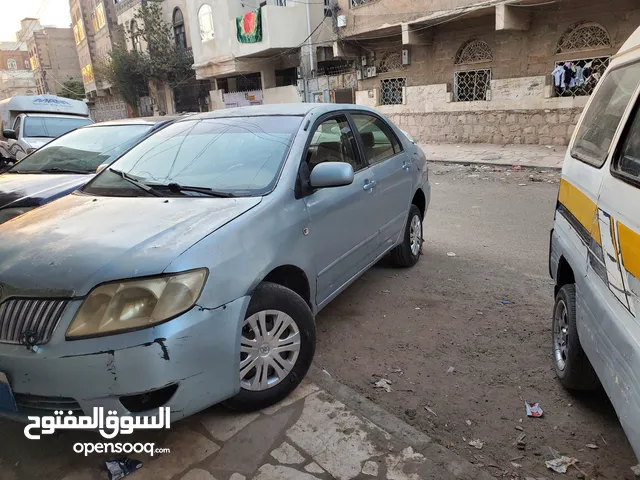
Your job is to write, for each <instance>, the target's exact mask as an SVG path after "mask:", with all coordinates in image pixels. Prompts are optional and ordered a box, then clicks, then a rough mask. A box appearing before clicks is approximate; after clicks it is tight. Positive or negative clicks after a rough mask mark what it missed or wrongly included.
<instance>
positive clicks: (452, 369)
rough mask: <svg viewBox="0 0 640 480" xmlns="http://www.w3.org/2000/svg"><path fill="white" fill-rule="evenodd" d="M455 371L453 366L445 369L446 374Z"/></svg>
mask: <svg viewBox="0 0 640 480" xmlns="http://www.w3.org/2000/svg"><path fill="white" fill-rule="evenodd" d="M455 371H456V367H454V366H453V365H452V366H451V367H449V368H447V373H453V372H455Z"/></svg>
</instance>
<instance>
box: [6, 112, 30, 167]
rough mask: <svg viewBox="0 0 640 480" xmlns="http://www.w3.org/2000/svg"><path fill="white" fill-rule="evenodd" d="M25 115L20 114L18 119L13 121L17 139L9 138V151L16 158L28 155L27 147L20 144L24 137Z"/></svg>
mask: <svg viewBox="0 0 640 480" xmlns="http://www.w3.org/2000/svg"><path fill="white" fill-rule="evenodd" d="M23 118H24V115H18V116H17V117H16V121H15V122H14V123H13V131H14V132H15V134H16V139H15V140H14V139H12V138H10V139H9V153H10V154H11V157H12V158H15V159H16V160H22V159H23V158H24V157H26V156H27V153H26V151H25V149H24V148H23V147H22V145H21V144H20V139H21V138H22V120H23Z"/></svg>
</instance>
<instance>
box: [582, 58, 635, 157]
mask: <svg viewBox="0 0 640 480" xmlns="http://www.w3.org/2000/svg"><path fill="white" fill-rule="evenodd" d="M602 82H603V84H602V85H600V88H599V89H598V91H597V93H596V97H595V98H594V99H593V100H592V102H591V104H590V105H589V108H588V110H587V112H586V113H585V116H584V118H583V119H582V123H581V124H580V129H579V130H578V133H577V134H576V139H575V142H574V144H573V148H572V149H571V156H572V157H573V158H576V159H578V160H581V161H582V162H585V163H587V164H589V165H592V166H594V167H597V168H600V167H602V165H604V162H606V160H607V156H608V154H609V148H610V147H611V142H613V137H614V136H615V134H616V130H617V129H618V125H619V124H620V120H621V119H622V116H623V115H624V112H625V111H626V109H627V105H629V101H630V100H631V97H632V96H633V94H634V93H635V91H636V88H637V87H638V83H639V82H640V63H634V64H632V65H627V66H624V67H621V68H618V69H615V70H613V71H611V72H610V73H609V74H608V75H606V76H605V77H604V78H603V80H602Z"/></svg>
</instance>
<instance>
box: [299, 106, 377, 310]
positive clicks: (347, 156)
mask: <svg viewBox="0 0 640 480" xmlns="http://www.w3.org/2000/svg"><path fill="white" fill-rule="evenodd" d="M308 144H309V146H308V148H307V151H306V154H305V158H304V159H302V162H303V163H302V165H301V176H303V177H304V178H307V179H308V178H309V175H310V174H311V172H312V171H313V169H314V168H315V167H316V166H317V165H318V164H320V163H323V162H347V163H349V164H351V166H352V167H353V170H354V172H355V175H354V180H353V183H352V184H351V185H347V186H344V187H335V188H322V189H317V190H315V191H312V192H308V194H307V195H306V196H305V197H304V201H305V203H306V206H307V210H308V212H309V217H310V226H309V236H310V238H311V242H312V248H311V249H310V251H311V252H312V253H313V256H314V264H315V270H316V276H317V277H316V302H317V304H318V305H319V306H320V308H322V306H324V304H326V303H327V302H328V301H329V300H331V298H333V297H332V295H334V294H335V293H337V292H338V291H339V290H340V289H341V287H343V286H345V285H346V284H348V283H349V282H350V281H351V280H352V279H353V278H354V277H356V276H357V274H358V273H359V272H361V271H362V270H363V269H364V268H365V267H366V266H367V265H369V264H370V263H371V262H372V261H373V260H374V259H375V255H376V250H377V235H378V228H377V220H376V215H375V211H374V209H373V186H374V185H375V179H374V177H373V172H372V171H371V169H370V168H367V167H366V164H365V162H364V161H363V160H362V158H361V157H360V154H359V151H358V148H357V143H356V139H355V135H354V132H353V130H352V129H351V125H350V124H349V122H348V120H347V117H346V115H344V114H334V115H330V116H328V117H321V118H320V120H319V121H318V122H316V125H315V126H314V127H313V128H312V129H311V134H310V141H309V142H308Z"/></svg>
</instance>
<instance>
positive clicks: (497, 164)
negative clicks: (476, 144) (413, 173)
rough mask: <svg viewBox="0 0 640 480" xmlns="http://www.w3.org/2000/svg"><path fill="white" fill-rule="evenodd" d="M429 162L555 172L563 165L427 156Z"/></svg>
mask: <svg viewBox="0 0 640 480" xmlns="http://www.w3.org/2000/svg"><path fill="white" fill-rule="evenodd" d="M429 163H442V164H447V163H449V164H453V165H467V166H471V165H489V166H492V167H507V168H512V167H513V166H514V165H519V166H520V168H522V169H528V170H549V171H554V172H560V171H562V167H550V166H548V165H531V164H522V163H518V162H515V163H503V162H483V161H469V160H434V159H429V158H427V164H429Z"/></svg>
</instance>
